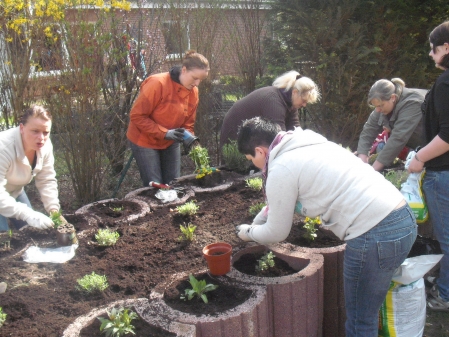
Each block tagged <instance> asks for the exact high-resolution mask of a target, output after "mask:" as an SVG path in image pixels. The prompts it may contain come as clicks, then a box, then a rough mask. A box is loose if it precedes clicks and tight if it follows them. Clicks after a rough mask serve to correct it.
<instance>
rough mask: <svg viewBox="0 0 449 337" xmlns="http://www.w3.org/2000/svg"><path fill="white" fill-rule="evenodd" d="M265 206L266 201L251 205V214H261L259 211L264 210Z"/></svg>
mask: <svg viewBox="0 0 449 337" xmlns="http://www.w3.org/2000/svg"><path fill="white" fill-rule="evenodd" d="M264 206H265V203H264V202H259V203H257V204H254V205H251V206H250V207H249V214H251V215H253V216H254V215H257V214H259V212H260V211H261V210H262V208H264Z"/></svg>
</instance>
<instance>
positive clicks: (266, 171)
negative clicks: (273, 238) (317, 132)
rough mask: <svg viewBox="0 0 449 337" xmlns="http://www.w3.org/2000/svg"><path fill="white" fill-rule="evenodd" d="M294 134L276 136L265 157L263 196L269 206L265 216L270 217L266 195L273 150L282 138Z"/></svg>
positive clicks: (287, 133)
mask: <svg viewBox="0 0 449 337" xmlns="http://www.w3.org/2000/svg"><path fill="white" fill-rule="evenodd" d="M292 133H293V131H281V132H279V133H278V134H277V135H276V137H275V138H274V140H273V142H272V143H271V145H270V147H269V148H268V153H267V156H266V157H265V166H264V167H263V170H262V180H263V184H262V191H263V196H264V198H265V203H266V204H267V207H265V211H264V214H263V215H264V216H267V215H268V199H267V193H266V185H267V178H268V161H269V159H270V153H271V150H273V149H274V148H275V147H276V146H277V145H278V144H279V143H280V142H281V140H282V138H284V136H285V135H290V134H292Z"/></svg>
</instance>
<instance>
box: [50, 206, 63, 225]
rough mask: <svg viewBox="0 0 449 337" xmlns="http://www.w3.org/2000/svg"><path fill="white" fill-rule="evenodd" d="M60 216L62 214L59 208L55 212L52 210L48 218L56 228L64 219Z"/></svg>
mask: <svg viewBox="0 0 449 337" xmlns="http://www.w3.org/2000/svg"><path fill="white" fill-rule="evenodd" d="M61 216H62V213H61V211H60V210H59V211H57V212H52V213H51V214H50V219H51V221H53V224H54V226H53V227H54V228H58V227H59V226H61V225H62V224H63V223H64V221H63V220H62V219H61Z"/></svg>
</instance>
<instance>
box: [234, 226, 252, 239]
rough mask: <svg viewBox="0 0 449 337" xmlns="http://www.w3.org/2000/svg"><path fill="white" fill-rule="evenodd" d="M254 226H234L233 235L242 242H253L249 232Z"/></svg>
mask: <svg viewBox="0 0 449 337" xmlns="http://www.w3.org/2000/svg"><path fill="white" fill-rule="evenodd" d="M253 227H254V226H252V225H246V224H243V225H238V226H235V234H236V235H237V236H238V237H239V238H240V239H242V240H243V241H254V239H253V237H252V236H251V230H252V229H253Z"/></svg>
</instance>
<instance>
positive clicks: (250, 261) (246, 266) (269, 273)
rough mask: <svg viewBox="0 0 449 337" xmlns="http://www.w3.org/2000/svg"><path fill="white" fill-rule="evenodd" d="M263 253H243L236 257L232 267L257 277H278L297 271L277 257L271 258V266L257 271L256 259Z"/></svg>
mask: <svg viewBox="0 0 449 337" xmlns="http://www.w3.org/2000/svg"><path fill="white" fill-rule="evenodd" d="M264 254H265V253H257V254H244V255H242V256H241V257H240V258H239V259H238V261H236V262H234V264H233V267H234V268H235V269H237V270H238V271H239V272H242V273H244V274H247V275H253V276H259V277H280V276H287V275H292V274H294V273H296V272H298V270H294V269H293V268H292V267H290V265H289V264H288V263H287V262H285V261H284V260H281V259H280V258H278V257H274V258H273V261H274V266H273V267H270V268H268V269H267V270H264V271H257V270H256V267H257V266H258V265H259V262H258V261H259V260H260V259H261V258H262V256H263V255H264Z"/></svg>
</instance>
